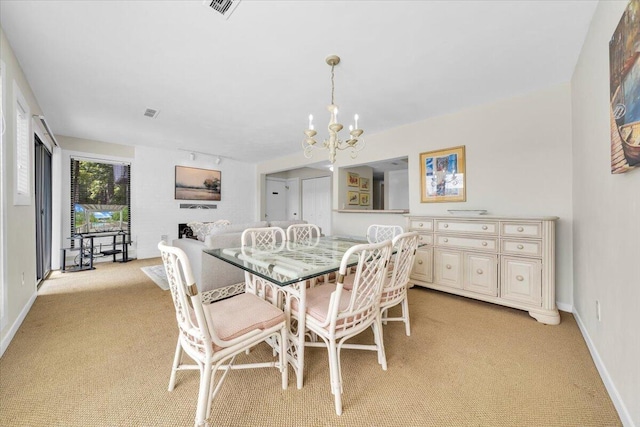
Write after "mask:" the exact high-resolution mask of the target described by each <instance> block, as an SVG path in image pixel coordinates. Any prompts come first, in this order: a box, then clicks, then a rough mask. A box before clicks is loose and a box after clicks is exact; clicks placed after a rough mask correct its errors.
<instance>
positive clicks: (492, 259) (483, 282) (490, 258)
mask: <svg viewBox="0 0 640 427" xmlns="http://www.w3.org/2000/svg"><path fill="white" fill-rule="evenodd" d="M464 289H466V290H469V291H473V292H478V293H480V294H485V295H492V296H497V295H498V257H497V256H496V255H486V254H475V253H465V255H464Z"/></svg>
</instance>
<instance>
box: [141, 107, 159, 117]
mask: <svg viewBox="0 0 640 427" xmlns="http://www.w3.org/2000/svg"><path fill="white" fill-rule="evenodd" d="M158 114H160V110H154V109H153V108H147V109H146V110H145V112H144V116H145V117H151V118H152V119H155V118H156V117H158Z"/></svg>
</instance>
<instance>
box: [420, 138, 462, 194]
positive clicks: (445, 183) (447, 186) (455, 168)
mask: <svg viewBox="0 0 640 427" xmlns="http://www.w3.org/2000/svg"><path fill="white" fill-rule="evenodd" d="M465 162H466V160H465V146H464V145H461V146H459V147H451V148H445V149H442V150H436V151H427V152H426V153H420V202H422V203H432V202H464V201H466V200H467V195H466V183H465V179H466V173H465Z"/></svg>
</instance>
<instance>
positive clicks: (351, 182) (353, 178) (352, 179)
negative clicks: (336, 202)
mask: <svg viewBox="0 0 640 427" xmlns="http://www.w3.org/2000/svg"><path fill="white" fill-rule="evenodd" d="M347 185H348V186H349V187H360V175H358V174H357V173H353V172H347Z"/></svg>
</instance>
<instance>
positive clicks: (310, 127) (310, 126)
mask: <svg viewBox="0 0 640 427" xmlns="http://www.w3.org/2000/svg"><path fill="white" fill-rule="evenodd" d="M309 129H311V130H313V114H309Z"/></svg>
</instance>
